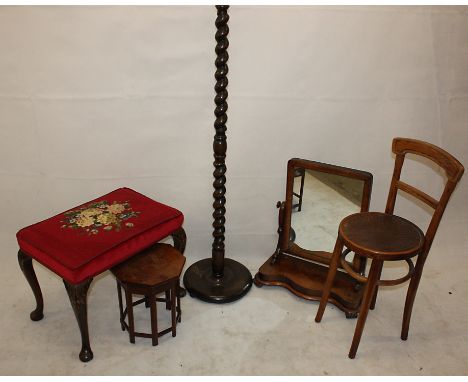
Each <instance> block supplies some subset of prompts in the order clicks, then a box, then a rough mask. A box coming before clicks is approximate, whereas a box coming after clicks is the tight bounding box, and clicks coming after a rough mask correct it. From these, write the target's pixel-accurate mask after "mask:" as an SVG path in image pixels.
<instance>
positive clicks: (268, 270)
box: [254, 255, 364, 318]
mask: <svg viewBox="0 0 468 382" xmlns="http://www.w3.org/2000/svg"><path fill="white" fill-rule="evenodd" d="M271 259H272V258H271V257H270V258H269V259H268V260H267V261H266V262H265V263H264V264H263V265H262V266H261V267H260V269H259V271H258V273H257V274H256V275H255V279H254V283H255V285H256V286H257V287H262V286H263V285H270V286H280V287H283V288H286V289H288V290H289V291H290V292H292V293H294V294H295V295H296V296H298V297H301V298H304V299H306V300H312V301H320V298H321V296H322V289H323V284H324V283H325V280H326V277H327V273H328V266H325V265H320V264H317V263H313V262H310V261H305V260H303V259H299V258H296V257H291V256H287V255H280V256H279V257H278V259H277V261H276V262H275V264H271ZM363 290H364V288H356V280H354V279H353V278H352V277H350V276H349V275H347V274H346V273H344V272H337V276H336V279H335V283H334V285H333V288H332V292H331V294H330V299H329V302H330V303H332V304H333V305H335V306H336V307H337V308H338V309H340V310H342V311H343V312H344V313H345V315H346V318H356V317H357V315H358V312H359V307H360V303H361V299H362V293H363Z"/></svg>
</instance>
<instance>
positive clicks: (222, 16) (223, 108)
mask: <svg viewBox="0 0 468 382" xmlns="http://www.w3.org/2000/svg"><path fill="white" fill-rule="evenodd" d="M228 9H229V5H216V10H217V17H216V21H215V26H216V34H215V40H216V47H215V52H216V60H215V66H216V71H215V79H216V84H215V91H216V96H215V98H214V101H215V105H216V107H215V110H214V114H215V117H216V119H215V122H214V128H215V131H216V133H215V135H214V137H213V156H214V162H213V165H214V171H213V176H214V178H215V179H214V182H213V187H214V192H213V198H214V202H213V210H214V211H213V244H212V247H211V259H202V260H199V261H197V262H196V263H194V264H192V265H191V266H190V267H189V268H188V269H187V271H186V272H185V274H184V285H185V287H186V288H187V291H188V292H189V294H190V296H192V297H197V298H199V299H200V300H203V301H206V302H212V303H217V304H222V303H228V302H232V301H235V300H238V299H240V298H242V297H243V296H244V295H245V294H246V293H247V292H248V291H249V290H250V288H251V286H252V274H251V273H250V271H249V270H248V269H247V267H246V266H244V265H242V264H241V263H239V262H238V261H235V260H233V259H228V258H225V236H224V234H225V223H226V216H225V215H226V207H225V205H226V197H225V194H226V171H227V167H226V151H227V137H226V131H227V126H226V123H227V120H228V117H227V114H226V113H227V110H228V103H227V98H228V83H229V81H228V72H229V67H228V60H229V53H228V47H229V39H228V35H229V25H228V22H229V13H228Z"/></svg>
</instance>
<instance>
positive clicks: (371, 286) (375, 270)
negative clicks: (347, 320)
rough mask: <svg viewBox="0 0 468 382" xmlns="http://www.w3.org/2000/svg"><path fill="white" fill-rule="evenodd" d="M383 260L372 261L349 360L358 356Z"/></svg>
mask: <svg viewBox="0 0 468 382" xmlns="http://www.w3.org/2000/svg"><path fill="white" fill-rule="evenodd" d="M382 265H383V261H382V260H372V264H371V268H370V271H369V277H368V278H367V283H366V288H365V289H364V296H363V298H362V302H361V309H360V310H359V315H358V321H357V323H356V329H355V330H354V337H353V342H352V344H351V348H350V349H349V354H348V356H349V358H351V359H353V358H354V357H355V356H356V352H357V349H358V346H359V342H360V341H361V336H362V331H363V330H364V325H365V324H366V319H367V314H368V313H369V308H370V305H371V302H372V299H373V296H374V292H375V287H376V286H377V282H378V281H379V275H380V272H381V271H382Z"/></svg>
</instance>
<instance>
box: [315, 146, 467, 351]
mask: <svg viewBox="0 0 468 382" xmlns="http://www.w3.org/2000/svg"><path fill="white" fill-rule="evenodd" d="M392 150H393V152H394V153H395V154H396V158H395V167H394V171H393V175H392V181H391V184H390V191H389V194H388V199H387V205H386V208H385V213H379V212H372V213H359V214H353V215H350V216H348V217H346V218H345V219H343V221H342V222H341V224H340V228H339V231H338V238H337V241H336V246H335V250H334V252H333V256H332V259H331V265H330V269H329V272H328V276H327V280H326V282H325V286H324V289H323V294H322V298H321V300H320V305H319V308H318V311H317V315H316V317H315V321H316V322H320V321H321V319H322V316H323V313H324V311H325V308H326V305H327V301H328V299H329V297H330V295H331V292H332V290H333V285H334V280H335V275H336V273H337V268H338V266H339V262H340V260H341V262H343V261H344V257H343V256H342V249H343V246H345V247H347V248H349V249H351V250H353V251H355V252H356V253H357V254H359V255H360V256H363V257H367V258H370V259H372V265H371V268H370V271H369V275H368V276H367V278H366V277H363V275H357V274H356V273H354V272H353V270H352V269H348V270H349V272H348V273H349V275H350V276H353V277H355V278H357V279H359V280H360V281H364V282H365V289H364V296H363V300H362V304H361V307H360V311H359V316H358V321H357V324H356V329H355V332H354V337H353V341H352V344H351V348H350V351H349V358H354V357H355V356H356V352H357V349H358V346H359V342H360V339H361V336H362V332H363V330H364V325H365V322H366V318H367V315H368V312H369V310H370V309H374V307H375V304H376V299H377V291H378V287H379V285H397V284H400V283H403V282H405V281H406V280H408V279H411V281H410V284H409V287H408V292H407V295H406V301H405V308H404V313H403V323H402V330H401V339H402V340H406V339H407V338H408V331H409V323H410V318H411V312H412V308H413V304H414V300H415V297H416V292H417V289H418V286H419V282H420V280H421V275H422V271H423V268H424V263H425V261H426V258H427V255H428V253H429V250H430V248H431V245H432V242H433V240H434V236H435V234H436V231H437V228H438V226H439V223H440V220H441V218H442V215H443V213H444V211H445V208H446V206H447V203H448V201H449V199H450V196H451V194H452V192H453V191H454V189H455V186H456V184H457V183H458V181H459V180H460V178H461V177H462V175H463V172H464V168H463V166H462V164H461V163H460V162H459V161H458V160H457V159H456V158H454V157H453V156H452V155H450V154H449V153H447V152H446V151H445V150H443V149H441V148H439V147H437V146H435V145H433V144H431V143H427V142H423V141H419V140H415V139H409V138H395V139H394V140H393V143H392ZM407 153H411V154H415V155H420V156H424V157H426V158H428V159H430V160H432V161H433V162H434V163H435V164H437V165H438V166H440V167H441V168H442V169H443V170H444V171H445V175H446V177H447V181H446V183H445V187H444V191H443V192H442V195H441V197H440V199H439V200H436V199H434V198H433V197H431V196H429V195H427V194H426V193H425V192H423V191H421V190H419V189H417V188H415V187H413V186H411V185H409V184H407V183H405V182H402V181H400V175H401V170H402V166H403V163H404V160H405V155H406V154H407ZM398 190H401V191H403V192H406V193H409V194H410V195H412V196H414V197H415V198H417V199H419V200H420V201H422V202H424V203H426V204H427V205H429V206H430V207H432V208H433V209H434V213H433V215H432V218H431V221H430V223H429V226H428V228H427V230H426V233H425V234H423V233H422V231H421V230H420V229H419V228H418V227H417V226H416V225H415V224H413V223H411V222H410V221H408V220H406V219H403V218H401V217H398V216H396V215H394V214H393V212H394V208H395V202H396V197H397V193H398ZM416 255H417V256H418V257H417V262H416V266H415V267H414V266H413V263H412V261H411V258H412V257H414V256H416ZM394 260H405V261H406V262H407V263H408V265H409V272H408V275H406V276H405V277H401V278H399V279H397V280H381V279H380V276H381V272H382V266H383V264H384V261H394ZM345 265H346V264H345ZM345 268H347V267H346V266H345Z"/></svg>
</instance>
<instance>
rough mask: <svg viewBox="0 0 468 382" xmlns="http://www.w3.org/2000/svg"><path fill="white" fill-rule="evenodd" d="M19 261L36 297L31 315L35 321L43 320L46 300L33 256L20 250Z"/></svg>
mask: <svg viewBox="0 0 468 382" xmlns="http://www.w3.org/2000/svg"><path fill="white" fill-rule="evenodd" d="M18 263H19V266H20V268H21V271H22V272H23V274H24V277H26V280H27V281H28V283H29V286H30V287H31V289H32V291H33V293H34V297H35V298H36V309H34V310H33V311H32V312H31V314H30V315H29V317H30V318H31V320H33V321H39V320H42V319H43V318H44V300H43V299H42V292H41V287H40V286H39V282H38V281H37V277H36V273H35V272H34V267H33V264H32V257H30V256H28V255H26V254H25V253H24V252H22V251H18Z"/></svg>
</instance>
